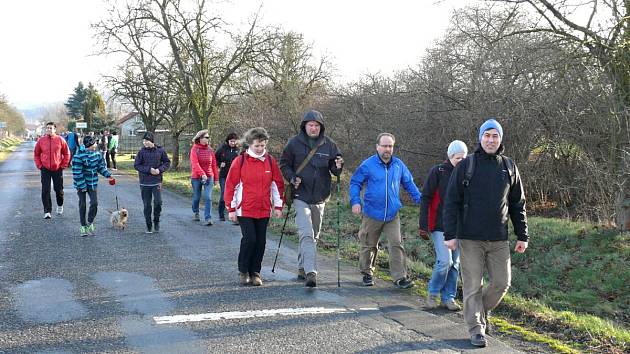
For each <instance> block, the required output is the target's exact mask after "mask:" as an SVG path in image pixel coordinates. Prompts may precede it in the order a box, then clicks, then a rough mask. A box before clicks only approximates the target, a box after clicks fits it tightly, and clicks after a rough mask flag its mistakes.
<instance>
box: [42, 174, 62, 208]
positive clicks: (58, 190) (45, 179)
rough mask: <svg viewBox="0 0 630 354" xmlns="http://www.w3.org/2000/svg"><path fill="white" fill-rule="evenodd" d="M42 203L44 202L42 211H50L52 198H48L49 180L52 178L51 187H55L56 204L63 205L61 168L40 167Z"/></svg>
mask: <svg viewBox="0 0 630 354" xmlns="http://www.w3.org/2000/svg"><path fill="white" fill-rule="evenodd" d="M41 177H42V204H44V213H52V200H51V199H50V180H51V179H52V184H53V188H54V189H55V197H56V198H57V205H58V206H62V205H63V170H61V169H60V170H58V171H50V170H47V169H45V168H43V167H42V169H41Z"/></svg>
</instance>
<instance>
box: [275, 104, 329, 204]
mask: <svg viewBox="0 0 630 354" xmlns="http://www.w3.org/2000/svg"><path fill="white" fill-rule="evenodd" d="M320 117H321V116H319V117H318V119H315V121H317V122H318V123H319V124H320V125H321V130H320V132H319V138H318V139H317V141H316V146H317V145H319V144H320V143H321V142H322V141H323V144H322V145H321V146H319V148H317V152H316V153H315V155H314V156H313V158H312V159H311V160H310V161H309V162H308V164H307V165H306V167H304V169H303V170H302V171H301V172H300V174H299V175H297V176H299V177H300V178H301V179H302V182H301V183H300V185H299V186H298V188H297V190H296V191H295V192H294V194H293V197H294V199H299V200H301V201H303V202H305V203H307V204H317V203H322V202H325V201H326V200H327V199H328V197H330V186H331V177H330V174H331V173H332V174H334V175H335V176H339V175H340V174H341V169H337V166H336V164H335V158H336V157H337V155H341V152H340V151H339V149H338V148H337V145H336V144H335V142H334V141H332V139H330V138H329V137H327V136H325V135H324V132H325V129H324V120H323V118H320ZM309 121H313V119H306V118H305V119H304V120H303V121H302V124H301V125H300V133H299V134H298V135H296V136H294V137H293V138H291V140H289V142H288V143H287V145H286V146H285V147H284V150H283V151H282V156H281V157H280V169H281V170H282V175H283V176H284V178H285V179H286V180H287V181H289V182H292V181H293V180H294V179H295V177H296V174H295V171H296V170H297V169H298V167H299V166H300V164H301V163H302V161H304V159H306V156H307V155H308V153H309V152H310V151H311V148H310V147H309V142H308V139H309V138H308V135H306V130H305V127H306V123H307V122H309Z"/></svg>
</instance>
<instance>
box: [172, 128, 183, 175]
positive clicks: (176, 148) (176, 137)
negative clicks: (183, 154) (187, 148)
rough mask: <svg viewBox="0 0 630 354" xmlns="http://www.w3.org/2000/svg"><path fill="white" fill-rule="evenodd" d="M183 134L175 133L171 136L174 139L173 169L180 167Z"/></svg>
mask: <svg viewBox="0 0 630 354" xmlns="http://www.w3.org/2000/svg"><path fill="white" fill-rule="evenodd" d="M180 134H181V132H174V133H173V134H172V135H171V138H172V139H173V159H172V161H171V167H172V168H173V169H177V168H178V167H179V136H180Z"/></svg>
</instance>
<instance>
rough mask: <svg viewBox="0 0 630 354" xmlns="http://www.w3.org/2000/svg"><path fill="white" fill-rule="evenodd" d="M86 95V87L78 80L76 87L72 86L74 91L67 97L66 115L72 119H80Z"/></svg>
mask: <svg viewBox="0 0 630 354" xmlns="http://www.w3.org/2000/svg"><path fill="white" fill-rule="evenodd" d="M86 96H87V89H86V88H85V87H84V86H83V82H79V84H78V85H77V87H75V88H74V92H73V93H72V94H71V95H70V97H68V101H66V103H65V106H66V109H67V110H68V116H70V117H71V118H74V119H81V117H83V111H84V104H85V98H86Z"/></svg>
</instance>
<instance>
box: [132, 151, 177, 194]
mask: <svg viewBox="0 0 630 354" xmlns="http://www.w3.org/2000/svg"><path fill="white" fill-rule="evenodd" d="M170 166H171V160H169V159H168V155H167V154H166V151H165V150H164V148H163V147H161V146H157V145H155V147H153V148H151V149H148V148H146V147H142V149H140V151H138V154H137V155H136V160H135V162H134V163H133V167H134V168H135V169H136V170H137V171H138V177H139V178H140V185H141V186H157V185H158V184H160V183H162V174H163V173H164V171H166V170H168V168H169V167H170ZM151 168H157V169H158V170H160V174H159V175H152V174H151Z"/></svg>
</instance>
